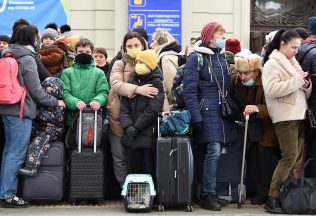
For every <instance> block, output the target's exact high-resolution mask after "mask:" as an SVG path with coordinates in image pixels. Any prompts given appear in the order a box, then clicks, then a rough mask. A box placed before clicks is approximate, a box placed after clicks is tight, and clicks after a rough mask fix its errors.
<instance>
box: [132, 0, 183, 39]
mask: <svg viewBox="0 0 316 216" xmlns="http://www.w3.org/2000/svg"><path fill="white" fill-rule="evenodd" d="M135 28H144V29H146V31H147V33H148V35H149V36H150V40H151V35H152V34H153V33H154V32H155V31H156V29H157V28H162V29H164V30H166V31H168V32H169V33H170V34H172V35H173V37H175V38H176V39H177V40H178V42H179V43H181V0H129V5H128V30H129V31H132V30H133V29H135ZM149 43H150V42H149Z"/></svg>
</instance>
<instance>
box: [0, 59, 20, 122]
mask: <svg viewBox="0 0 316 216" xmlns="http://www.w3.org/2000/svg"><path fill="white" fill-rule="evenodd" d="M0 69H1V70H0V104H16V103H18V102H21V104H20V119H22V114H23V109H24V102H25V97H26V86H25V85H24V83H22V81H23V78H22V77H21V74H20V73H19V67H18V63H17V60H16V58H15V57H14V56H13V55H12V54H11V53H6V54H4V57H3V58H1V59H0Z"/></svg>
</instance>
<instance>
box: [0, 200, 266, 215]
mask: <svg viewBox="0 0 316 216" xmlns="http://www.w3.org/2000/svg"><path fill="white" fill-rule="evenodd" d="M147 214H148V213H146V214H143V215H147ZM149 214H150V215H222V216H224V215H247V216H248V215H249V216H250V215H256V216H258V215H270V214H269V213H267V212H265V211H264V209H263V205H251V204H250V203H248V202H246V204H244V205H243V206H242V208H240V209H238V208H237V204H230V205H228V206H227V207H224V208H223V209H222V211H217V212H215V211H207V210H204V209H201V208H200V207H199V206H198V205H194V211H193V212H185V209H184V208H183V209H176V210H175V209H172V210H170V209H168V208H166V209H165V211H164V212H159V211H158V210H157V208H154V209H153V210H152V211H151V213H149ZM0 215H1V216H11V215H16V216H24V215H25V216H36V215H39V216H55V215H65V216H66V215H67V216H72V215H85V216H94V215H95V216H97V215H98V216H99V215H100V216H101V215H102V216H104V215H136V214H132V213H127V212H125V209H124V206H123V203H122V201H121V200H115V201H112V200H111V201H105V202H104V203H103V205H101V206H98V205H93V204H86V205H77V206H72V205H70V204H68V203H65V204H58V205H31V206H30V207H29V208H24V209H5V208H0ZM137 215H141V214H137Z"/></svg>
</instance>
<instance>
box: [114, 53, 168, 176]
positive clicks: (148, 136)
mask: <svg viewBox="0 0 316 216" xmlns="http://www.w3.org/2000/svg"><path fill="white" fill-rule="evenodd" d="M129 83H131V84H135V85H138V86H143V85H151V86H152V87H155V88H157V89H158V91H159V92H158V93H157V94H156V95H155V96H153V97H152V98H150V97H146V96H143V95H139V94H137V95H136V96H135V97H132V98H128V97H122V99H121V110H120V120H121V125H122V128H123V137H122V139H121V142H122V144H123V145H124V146H125V147H126V150H127V157H128V165H127V173H128V174H131V173H138V174H139V173H147V174H151V175H153V174H154V158H155V157H154V151H153V149H154V148H153V147H154V144H155V139H156V137H157V132H156V131H157V130H156V129H157V117H158V113H159V112H160V111H161V109H162V106H163V102H164V97H165V94H164V90H163V78H162V73H161V71H160V69H159V68H158V67H157V54H156V53H155V51H153V50H145V51H142V52H140V53H139V54H138V55H137V57H136V66H135V76H133V78H131V79H130V80H129Z"/></svg>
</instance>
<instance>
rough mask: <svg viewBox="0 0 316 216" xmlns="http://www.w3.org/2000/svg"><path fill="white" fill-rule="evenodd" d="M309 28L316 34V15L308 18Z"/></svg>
mask: <svg viewBox="0 0 316 216" xmlns="http://www.w3.org/2000/svg"><path fill="white" fill-rule="evenodd" d="M308 29H309V31H310V32H311V34H312V35H316V16H314V17H310V18H309V19H308Z"/></svg>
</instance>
